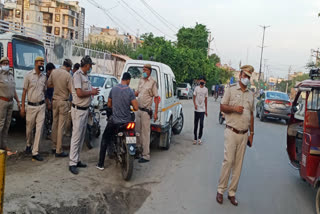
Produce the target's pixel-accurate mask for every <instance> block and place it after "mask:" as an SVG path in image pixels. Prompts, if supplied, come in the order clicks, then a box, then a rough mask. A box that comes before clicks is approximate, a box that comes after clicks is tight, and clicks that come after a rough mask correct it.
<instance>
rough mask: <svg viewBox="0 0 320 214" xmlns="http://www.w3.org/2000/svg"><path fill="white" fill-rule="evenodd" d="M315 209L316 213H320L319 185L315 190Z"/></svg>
mask: <svg viewBox="0 0 320 214" xmlns="http://www.w3.org/2000/svg"><path fill="white" fill-rule="evenodd" d="M316 211H317V214H320V187H318V190H317V196H316Z"/></svg>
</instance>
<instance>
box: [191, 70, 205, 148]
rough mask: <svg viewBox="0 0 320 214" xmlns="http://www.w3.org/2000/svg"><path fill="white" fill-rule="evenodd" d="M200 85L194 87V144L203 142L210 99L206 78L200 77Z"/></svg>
mask: <svg viewBox="0 0 320 214" xmlns="http://www.w3.org/2000/svg"><path fill="white" fill-rule="evenodd" d="M199 83H200V85H199V86H197V87H196V88H195V89H194V93H193V104H194V109H195V110H194V142H193V144H194V145H196V144H197V143H198V144H199V145H201V144H202V141H201V137H202V131H203V121H204V115H206V116H208V113H207V100H208V89H207V88H206V87H205V83H206V78H205V77H203V76H202V77H200V78H199ZM199 121H200V129H199V135H198V124H199Z"/></svg>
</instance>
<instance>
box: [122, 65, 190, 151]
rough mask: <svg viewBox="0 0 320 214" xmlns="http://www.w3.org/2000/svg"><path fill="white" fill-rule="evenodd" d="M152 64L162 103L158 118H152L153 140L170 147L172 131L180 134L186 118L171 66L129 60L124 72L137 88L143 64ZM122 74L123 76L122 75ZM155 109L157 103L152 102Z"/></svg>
mask: <svg viewBox="0 0 320 214" xmlns="http://www.w3.org/2000/svg"><path fill="white" fill-rule="evenodd" d="M145 64H151V67H152V72H151V77H152V78H153V79H154V80H155V81H156V82H157V86H158V93H159V96H160V103H159V108H158V120H157V121H156V122H154V120H153V119H151V133H150V134H151V141H156V143H158V144H159V147H161V148H164V149H169V148H170V144H171V136H172V132H173V133H174V134H180V132H181V131H182V128H183V123H184V118H183V112H182V105H181V103H180V102H179V98H178V95H177V84H176V80H175V76H174V74H173V72H172V70H171V68H170V67H169V66H167V65H165V64H163V63H158V62H153V61H144V60H128V61H126V64H125V66H124V69H123V72H122V75H123V73H124V72H129V73H130V74H131V82H130V88H132V89H133V90H137V88H138V83H139V80H140V78H141V75H142V72H143V71H142V70H143V66H144V65H145ZM122 75H121V77H122ZM152 109H153V111H154V110H155V104H154V103H153V104H152Z"/></svg>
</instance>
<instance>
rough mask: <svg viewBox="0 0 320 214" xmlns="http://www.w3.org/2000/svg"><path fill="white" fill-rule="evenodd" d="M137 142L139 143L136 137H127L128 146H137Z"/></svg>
mask: <svg viewBox="0 0 320 214" xmlns="http://www.w3.org/2000/svg"><path fill="white" fill-rule="evenodd" d="M136 142H137V139H136V137H126V143H127V144H136Z"/></svg>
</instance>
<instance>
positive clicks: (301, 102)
mask: <svg viewBox="0 0 320 214" xmlns="http://www.w3.org/2000/svg"><path fill="white" fill-rule="evenodd" d="M297 104H298V105H297V106H296V107H297V109H298V111H297V112H296V113H295V114H294V118H296V119H298V120H304V112H305V104H306V92H305V91H303V92H301V94H300V96H299V99H298V102H297Z"/></svg>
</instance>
